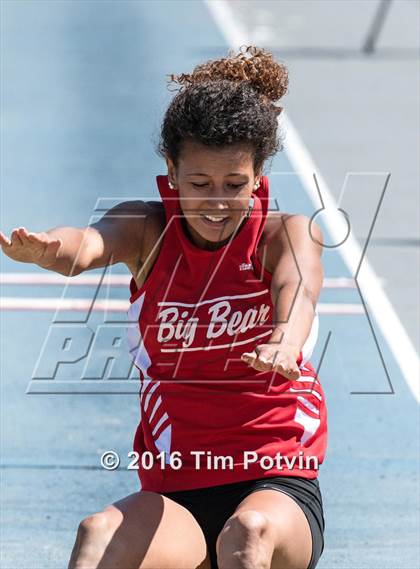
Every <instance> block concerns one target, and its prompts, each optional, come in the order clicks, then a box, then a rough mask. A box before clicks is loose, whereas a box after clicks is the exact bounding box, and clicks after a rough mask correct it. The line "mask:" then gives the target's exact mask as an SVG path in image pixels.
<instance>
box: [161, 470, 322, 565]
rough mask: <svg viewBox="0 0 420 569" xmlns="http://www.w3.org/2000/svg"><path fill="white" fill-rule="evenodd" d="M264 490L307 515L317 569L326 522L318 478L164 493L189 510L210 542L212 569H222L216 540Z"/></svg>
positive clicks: (286, 478) (274, 479)
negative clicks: (253, 495) (244, 505)
mask: <svg viewBox="0 0 420 569" xmlns="http://www.w3.org/2000/svg"><path fill="white" fill-rule="evenodd" d="M260 488H270V489H274V490H279V491H280V492H284V493H285V494H288V495H289V496H290V497H291V498H293V499H294V500H295V502H297V504H298V505H299V506H300V507H301V508H302V510H303V512H304V513H305V515H306V517H307V519H308V522H309V526H310V528H311V533H312V556H311V560H310V563H309V565H308V568H307V569H314V567H316V564H317V563H318V560H319V558H320V557H321V554H322V552H323V550H324V529H325V521H324V515H323V504H322V497H321V490H320V487H319V482H318V479H317V478H314V479H307V478H302V477H300V476H273V477H266V478H259V479H258V480H245V481H243V482H235V483H233V484H222V485H220V486H210V487H208V488H197V489H194V490H181V491H178V492H162V494H163V495H164V496H167V497H168V498H171V499H172V500H174V501H175V502H177V503H178V504H180V505H181V506H184V508H186V509H187V510H189V511H190V512H191V513H192V514H193V516H194V517H195V519H196V520H197V522H198V523H199V525H200V527H201V529H202V530H203V533H204V536H205V538H206V542H207V547H208V550H209V555H210V560H211V568H212V569H218V566H217V557H216V540H217V536H218V535H219V533H220V531H221V530H222V528H223V526H224V524H225V523H226V521H227V519H228V518H229V517H230V516H231V515H232V514H233V513H234V511H235V509H236V508H237V506H238V505H239V503H240V502H241V501H242V500H243V499H244V498H245V497H246V496H248V494H251V492H253V491H254V490H258V489H260Z"/></svg>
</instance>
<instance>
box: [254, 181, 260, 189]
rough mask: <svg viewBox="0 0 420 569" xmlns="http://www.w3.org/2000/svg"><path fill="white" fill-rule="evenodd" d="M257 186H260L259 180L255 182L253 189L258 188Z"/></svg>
mask: <svg viewBox="0 0 420 569" xmlns="http://www.w3.org/2000/svg"><path fill="white" fill-rule="evenodd" d="M259 187H260V182H255V184H254V190H258V188H259Z"/></svg>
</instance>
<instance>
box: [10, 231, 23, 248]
mask: <svg viewBox="0 0 420 569" xmlns="http://www.w3.org/2000/svg"><path fill="white" fill-rule="evenodd" d="M12 245H16V246H19V245H23V243H22V240H21V238H20V237H19V233H18V230H17V229H13V231H12Z"/></svg>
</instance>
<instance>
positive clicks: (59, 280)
mask: <svg viewBox="0 0 420 569" xmlns="http://www.w3.org/2000/svg"><path fill="white" fill-rule="evenodd" d="M130 280H131V275H129V274H127V275H124V274H119V275H105V276H104V278H103V281H102V284H103V285H107V286H110V287H113V286H115V287H128V286H129V284H130ZM100 282H101V275H88V274H81V275H77V276H75V277H66V276H64V275H59V274H57V273H46V274H44V273H35V272H26V273H0V284H2V285H46V286H48V285H51V286H59V285H68V286H97V285H99V283H100ZM322 287H323V288H356V283H355V281H354V279H349V278H348V277H325V278H324V282H323V285H322Z"/></svg>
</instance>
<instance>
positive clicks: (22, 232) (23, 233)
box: [18, 227, 30, 245]
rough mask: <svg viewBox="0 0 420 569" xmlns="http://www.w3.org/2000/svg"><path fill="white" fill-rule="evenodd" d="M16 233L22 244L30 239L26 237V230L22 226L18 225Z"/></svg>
mask: <svg viewBox="0 0 420 569" xmlns="http://www.w3.org/2000/svg"><path fill="white" fill-rule="evenodd" d="M18 235H19V238H20V240H21V241H22V243H23V244H24V245H27V244H29V242H30V241H29V239H28V232H27V230H26V229H25V228H24V227H19V229H18Z"/></svg>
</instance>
